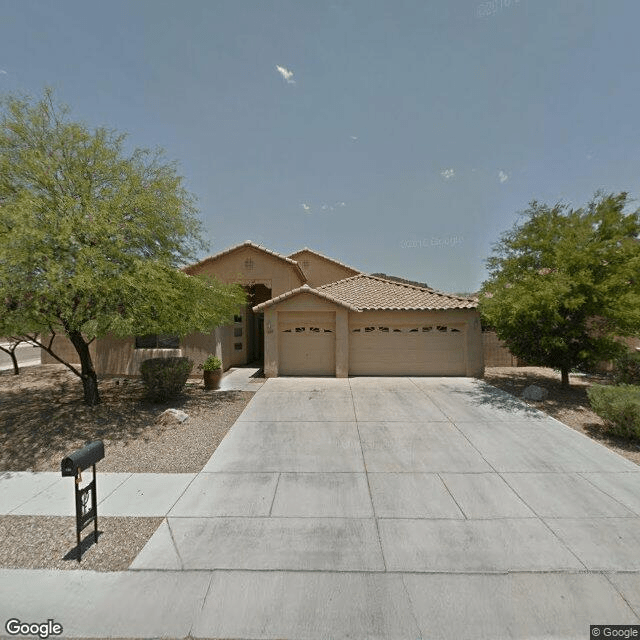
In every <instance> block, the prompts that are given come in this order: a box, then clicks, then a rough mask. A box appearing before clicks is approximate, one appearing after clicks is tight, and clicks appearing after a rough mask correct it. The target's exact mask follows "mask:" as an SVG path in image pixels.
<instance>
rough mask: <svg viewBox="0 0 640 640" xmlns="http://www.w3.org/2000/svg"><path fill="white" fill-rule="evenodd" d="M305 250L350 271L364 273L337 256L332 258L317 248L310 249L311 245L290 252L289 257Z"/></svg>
mask: <svg viewBox="0 0 640 640" xmlns="http://www.w3.org/2000/svg"><path fill="white" fill-rule="evenodd" d="M305 251H308V252H309V253H313V254H315V255H316V256H319V257H320V258H323V259H324V260H328V261H329V262H333V263H334V264H337V265H340V266H341V267H344V268H345V269H349V270H350V271H355V272H356V274H358V273H362V272H361V271H360V269H356V268H355V267H352V266H351V265H348V264H346V263H344V262H341V261H340V260H336V259H335V258H330V257H329V256H326V255H324V253H320V252H319V251H316V250H315V249H310V248H309V247H304V249H299V250H298V251H294V252H293V253H290V254H289V256H288V257H291V256H296V255H298V254H299V253H304V252H305ZM292 259H293V258H292ZM356 274H354V275H356Z"/></svg>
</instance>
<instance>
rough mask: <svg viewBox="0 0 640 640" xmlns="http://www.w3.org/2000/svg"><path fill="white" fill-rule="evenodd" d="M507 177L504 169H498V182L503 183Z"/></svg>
mask: <svg viewBox="0 0 640 640" xmlns="http://www.w3.org/2000/svg"><path fill="white" fill-rule="evenodd" d="M508 179H509V174H507V173H505V172H504V171H498V180H500V184H504V183H505V182H506V181H507V180H508Z"/></svg>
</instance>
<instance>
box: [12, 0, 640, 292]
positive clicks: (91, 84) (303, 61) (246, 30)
mask: <svg viewBox="0 0 640 640" xmlns="http://www.w3.org/2000/svg"><path fill="white" fill-rule="evenodd" d="M0 11H1V16H2V19H1V20H0V92H27V93H30V94H31V95H34V96H38V95H40V93H41V92H42V89H43V87H45V86H52V87H54V88H55V90H56V95H57V97H58V99H59V100H60V101H62V102H65V103H67V104H69V105H70V106H71V107H72V117H74V118H75V119H78V120H82V121H84V122H85V123H87V124H88V125H90V126H98V125H106V126H108V127H110V128H113V129H117V130H119V131H125V132H128V133H129V135H130V138H129V143H130V144H131V145H132V146H139V147H157V146H160V147H163V148H164V149H165V150H166V154H167V157H168V158H169V159H172V160H176V161H178V163H179V167H180V173H181V174H182V175H184V177H185V180H186V186H187V188H188V189H189V190H190V191H192V192H193V193H194V194H195V195H196V196H197V197H198V206H199V209H200V211H201V217H202V219H203V222H204V226H205V229H206V233H207V238H208V239H209V241H210V243H211V246H210V253H215V252H217V251H220V250H222V249H224V248H226V247H229V246H231V245H234V244H237V243H239V242H242V241H244V240H247V239H251V240H253V241H255V242H259V243H263V244H264V245H265V246H267V247H269V248H271V249H274V250H276V251H280V252H282V253H290V252H292V251H294V250H297V249H299V248H301V247H303V246H310V247H312V248H315V249H317V250H319V251H320V252H322V253H325V254H327V255H330V256H333V257H336V258H338V259H339V260H342V261H344V262H347V263H349V264H352V265H353V266H355V267H357V268H359V269H362V270H364V271H368V272H376V271H384V272H386V273H389V274H393V275H398V276H403V277H406V278H410V279H415V280H420V281H423V282H427V283H429V284H430V285H431V286H433V287H435V288H438V289H442V290H448V291H472V290H476V289H478V288H479V286H480V284H481V282H482V280H483V279H484V278H485V277H486V272H485V269H484V260H485V259H486V258H487V257H488V255H489V254H490V251H491V245H492V244H493V243H494V242H495V241H496V240H497V239H498V237H499V235H500V233H501V232H503V231H505V230H506V229H508V228H510V227H511V226H512V224H513V223H514V222H515V221H516V219H517V212H518V211H519V210H522V209H524V208H526V207H527V205H528V203H529V202H530V201H531V200H533V199H537V200H540V201H543V202H548V203H550V204H551V203H555V202H556V201H558V200H563V201H567V202H570V203H572V204H574V205H575V206H580V205H582V204H584V203H585V202H586V201H588V200H589V199H590V197H591V196H592V195H593V193H594V192H595V191H596V190H597V189H604V190H605V191H609V192H618V191H622V190H625V191H628V192H629V193H630V194H631V196H632V197H634V198H637V197H638V194H639V193H640V172H639V169H640V161H639V149H640V144H639V143H640V116H639V112H638V104H639V98H640V38H638V33H637V28H638V24H640V3H638V2H637V0H629V1H616V0H612V1H611V2H601V1H597V2H596V1H595V0H594V1H587V0H580V1H578V0H562V1H558V0H492V1H489V2H478V1H476V0H438V1H433V0H415V1H413V0H412V1H408V0H394V1H393V2H392V1H391V0H387V1H384V2H381V1H379V0H354V1H343V0H335V1H332V0H327V1H326V2H324V1H320V0H296V1H288V2H274V1H270V0H264V1H260V2H248V1H244V0H229V1H226V2H218V1H214V0H210V1H203V0H198V1H196V0H183V1H181V2H177V1H175V2H168V1H165V0H136V1H135V2H131V1H127V2H121V1H114V0H110V1H109V2H102V3H98V2H87V1H86V0H83V1H82V2H75V1H65V0H60V1H58V2H45V1H44V0H42V1H38V2H34V1H31V0H19V1H18V0H4V1H2V2H0ZM278 67H280V69H278Z"/></svg>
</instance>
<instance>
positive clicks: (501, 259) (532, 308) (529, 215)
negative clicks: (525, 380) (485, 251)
mask: <svg viewBox="0 0 640 640" xmlns="http://www.w3.org/2000/svg"><path fill="white" fill-rule="evenodd" d="M628 202H629V201H628V197H627V194H626V193H620V194H615V195H614V194H603V193H601V192H598V193H596V194H595V196H594V197H593V198H592V200H591V201H590V202H589V203H588V205H587V206H586V207H584V208H580V209H571V208H569V207H568V205H566V204H556V205H555V206H553V207H550V206H548V205H546V204H541V203H539V202H536V201H533V202H531V204H530V206H529V208H528V209H527V210H525V211H524V212H522V217H523V218H524V219H523V220H522V221H521V222H520V223H519V224H518V223H516V225H514V227H513V228H512V229H511V230H510V231H508V232H506V233H505V234H503V235H502V237H501V238H500V240H499V242H498V243H497V244H495V245H494V247H493V255H492V256H491V257H490V258H489V259H488V260H487V267H488V270H489V274H490V277H489V279H488V280H487V281H486V282H484V283H483V286H482V293H481V296H480V312H481V314H482V318H483V322H484V323H485V324H486V325H489V326H491V327H493V328H495V330H496V333H497V334H498V337H500V338H501V339H503V340H504V341H505V342H506V344H507V346H508V347H509V349H510V350H511V351H512V353H514V354H515V355H516V356H518V357H520V358H523V359H524V360H526V361H527V362H528V363H530V364H532V365H537V366H547V367H553V368H555V369H559V370H560V372H561V375H562V383H563V384H569V371H570V370H571V369H573V368H575V367H578V366H580V365H592V364H594V363H595V362H597V361H599V360H604V359H609V358H612V357H615V356H616V355H618V354H619V353H620V351H621V350H622V349H623V347H621V345H620V344H619V343H618V342H617V341H616V340H615V337H616V336H629V335H638V333H639V332H640V243H639V241H638V235H639V234H640V215H639V211H635V212H633V213H625V208H626V207H627V205H628Z"/></svg>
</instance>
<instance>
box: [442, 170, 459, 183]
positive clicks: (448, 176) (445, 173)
mask: <svg viewBox="0 0 640 640" xmlns="http://www.w3.org/2000/svg"><path fill="white" fill-rule="evenodd" d="M440 175H441V176H442V177H443V178H444V179H445V180H451V178H453V177H454V176H455V175H456V172H455V170H454V169H443V170H442V171H441V172H440Z"/></svg>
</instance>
